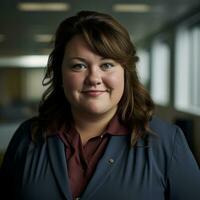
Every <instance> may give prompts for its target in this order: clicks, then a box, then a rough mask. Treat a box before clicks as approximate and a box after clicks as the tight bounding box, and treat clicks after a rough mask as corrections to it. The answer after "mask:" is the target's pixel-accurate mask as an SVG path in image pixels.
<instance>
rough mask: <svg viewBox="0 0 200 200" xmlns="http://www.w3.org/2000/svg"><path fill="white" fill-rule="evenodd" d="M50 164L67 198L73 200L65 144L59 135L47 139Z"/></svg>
mask: <svg viewBox="0 0 200 200" xmlns="http://www.w3.org/2000/svg"><path fill="white" fill-rule="evenodd" d="M47 145H48V151H49V158H50V164H51V166H52V170H53V172H54V174H55V177H56V180H57V183H58V186H59V188H60V190H61V192H62V193H63V195H64V197H65V199H66V200H72V194H71V191H70V184H69V178H68V177H69V176H68V173H67V162H66V156H65V147H64V144H63V143H62V142H61V140H60V139H59V138H58V137H57V136H52V137H49V138H48V139H47Z"/></svg>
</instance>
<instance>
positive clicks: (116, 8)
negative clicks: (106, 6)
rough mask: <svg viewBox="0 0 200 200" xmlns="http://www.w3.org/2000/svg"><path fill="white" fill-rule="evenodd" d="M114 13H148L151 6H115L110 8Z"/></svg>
mask: <svg viewBox="0 0 200 200" xmlns="http://www.w3.org/2000/svg"><path fill="white" fill-rule="evenodd" d="M112 9H113V10H114V11H115V12H138V13H139V12H149V11H150V10H151V6H150V5H147V4H115V5H114V6H113V8H112Z"/></svg>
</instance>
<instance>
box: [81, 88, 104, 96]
mask: <svg viewBox="0 0 200 200" xmlns="http://www.w3.org/2000/svg"><path fill="white" fill-rule="evenodd" d="M106 92H107V90H85V91H82V93H83V94H84V95H87V96H91V97H97V96H100V95H102V94H104V93H106Z"/></svg>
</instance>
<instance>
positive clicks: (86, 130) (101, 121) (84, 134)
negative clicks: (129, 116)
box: [72, 110, 116, 144]
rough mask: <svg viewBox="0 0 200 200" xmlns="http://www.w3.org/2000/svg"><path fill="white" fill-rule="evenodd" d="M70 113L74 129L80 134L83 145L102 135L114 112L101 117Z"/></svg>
mask: <svg viewBox="0 0 200 200" xmlns="http://www.w3.org/2000/svg"><path fill="white" fill-rule="evenodd" d="M72 113H73V118H74V122H75V128H76V130H77V131H78V132H79V134H80V137H81V140H82V143H83V144H85V143H86V142H87V141H88V140H89V139H91V138H93V137H96V136H99V135H101V134H102V132H103V131H104V130H105V128H106V126H107V125H108V123H109V121H110V120H111V119H112V117H113V116H114V115H115V113H116V110H113V112H109V113H105V114H102V115H91V114H89V115H87V114H85V113H79V112H72Z"/></svg>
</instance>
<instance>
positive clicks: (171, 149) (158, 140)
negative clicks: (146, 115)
mask: <svg viewBox="0 0 200 200" xmlns="http://www.w3.org/2000/svg"><path fill="white" fill-rule="evenodd" d="M149 127H150V129H151V130H152V131H153V134H151V135H150V137H149V145H150V147H151V150H152V153H153V155H154V156H155V158H157V161H158V162H159V163H160V165H162V164H163V165H164V166H165V167H167V166H169V165H170V162H171V160H172V157H173V156H174V155H175V154H176V152H177V150H176V149H177V144H180V147H181V148H185V149H186V150H187V151H189V148H188V144H187V142H186V139H185V136H184V134H183V132H182V130H181V129H180V128H179V127H178V126H176V125H174V124H172V123H170V122H167V121H164V120H162V119H160V118H158V117H156V116H154V117H153V118H152V120H151V121H150V124H149Z"/></svg>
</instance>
